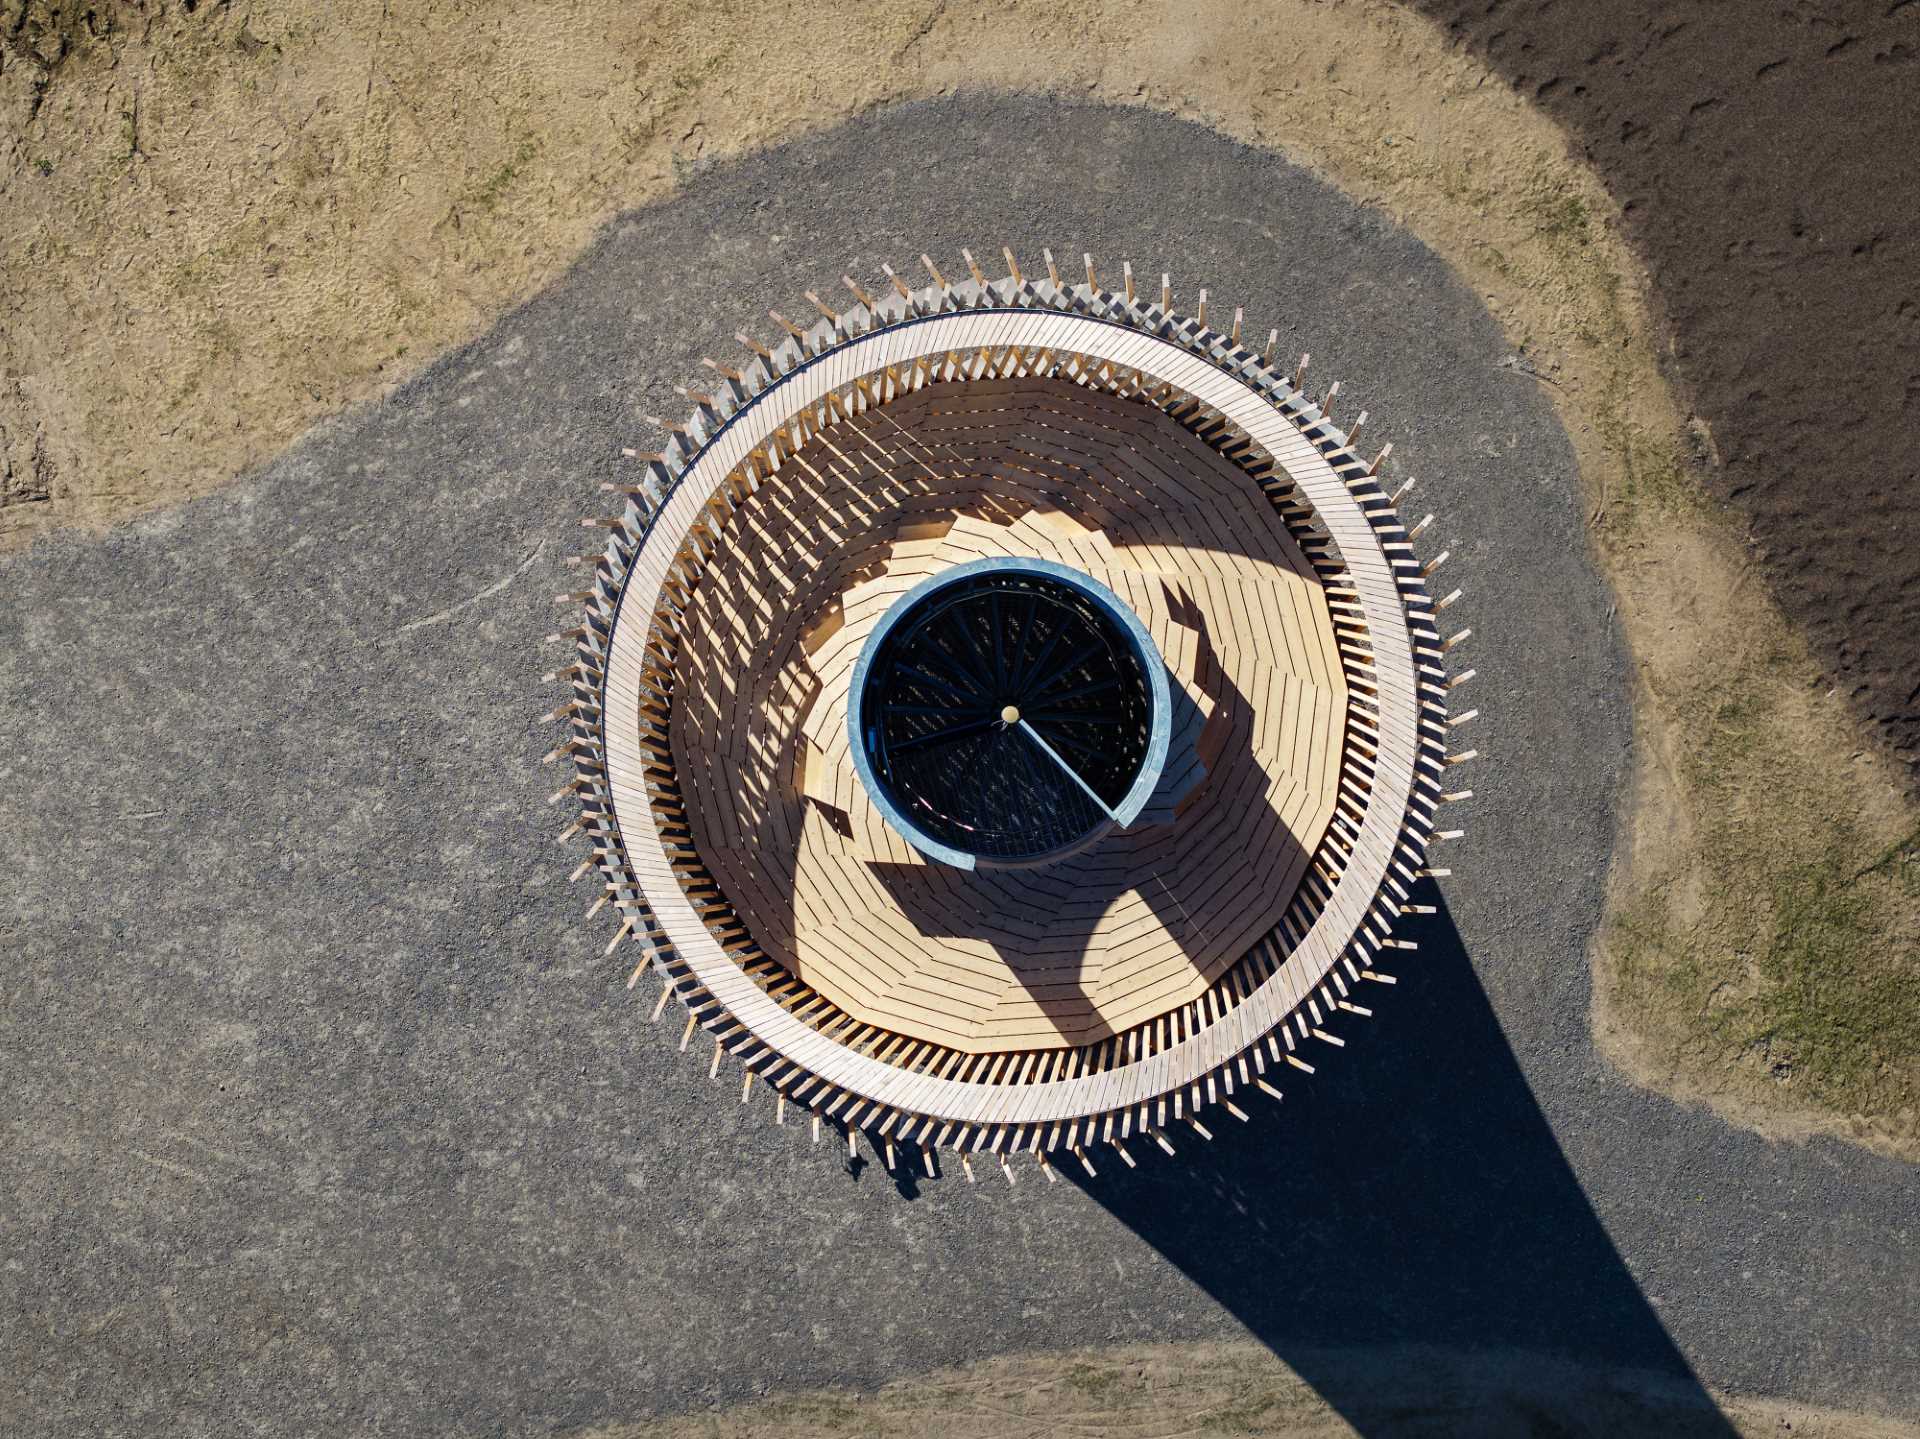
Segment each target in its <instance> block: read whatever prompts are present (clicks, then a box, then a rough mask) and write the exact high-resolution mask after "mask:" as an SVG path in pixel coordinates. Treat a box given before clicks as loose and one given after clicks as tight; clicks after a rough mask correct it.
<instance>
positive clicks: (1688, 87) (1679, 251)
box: [1415, 0, 1920, 774]
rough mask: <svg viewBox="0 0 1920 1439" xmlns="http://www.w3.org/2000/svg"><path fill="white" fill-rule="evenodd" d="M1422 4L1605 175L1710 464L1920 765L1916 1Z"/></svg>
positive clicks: (1719, 488)
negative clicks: (1655, 292)
mask: <svg viewBox="0 0 1920 1439" xmlns="http://www.w3.org/2000/svg"><path fill="white" fill-rule="evenodd" d="M1415 3H1416V4H1417V6H1418V8H1419V9H1421V10H1422V11H1424V12H1426V13H1427V14H1429V15H1432V16H1433V17H1434V18H1435V19H1437V20H1441V21H1442V22H1443V23H1445V24H1446V25H1447V26H1448V29H1449V32H1450V33H1452V34H1454V35H1456V36H1458V37H1459V38H1460V39H1461V40H1462V41H1463V42H1464V43H1465V44H1467V45H1468V46H1469V47H1471V48H1472V49H1473V50H1474V52H1475V53H1477V54H1481V55H1484V56H1485V57H1486V58H1487V59H1488V61H1489V63H1491V64H1492V65H1493V67H1494V68H1495V69H1496V70H1497V71H1498V72H1499V73H1500V74H1501V75H1502V76H1504V77H1505V78H1506V79H1507V81H1508V82H1509V83H1511V84H1512V85H1513V86H1514V88H1515V89H1517V90H1518V91H1519V92H1520V93H1521V94H1523V95H1525V96H1527V97H1528V98H1529V99H1531V100H1532V101H1533V102H1534V103H1535V104H1536V105H1538V106H1539V107H1540V108H1541V109H1543V110H1544V111H1545V112H1546V113H1547V114H1549V115H1551V116H1553V117H1554V118H1555V119H1556V120H1558V121H1560V122H1561V123H1562V124H1563V125H1565V126H1566V127H1567V129H1568V131H1569V132H1570V134H1571V135H1572V137H1573V139H1574V140H1575V142H1576V143H1577V144H1578V145H1579V147H1580V149H1581V150H1582V152H1583V153H1584V154H1585V156H1586V157H1587V158H1588V160H1589V161H1590V162H1591V163H1592V164H1593V165H1594V166H1595V167H1596V168H1597V169H1598V170H1599V172H1600V173H1601V175H1602V176H1603V177H1605V179H1606V181H1607V183H1608V186H1609V188H1610V189H1611V190H1612V191H1613V194H1614V196H1615V198H1616V199H1617V200H1618V201H1619V202H1620V205H1621V209H1622V212H1623V215H1624V219H1625V224H1626V232H1627V235H1628V237H1629V239H1631V240H1632V242H1633V244H1634V247H1635V249H1636V250H1638V251H1639V253H1640V254H1641V255H1642V256H1644V257H1645V259H1646V261H1647V263H1648V265H1649V267H1650V268H1651V269H1652V271H1653V272H1654V274H1655V275H1656V276H1658V279H1659V292H1660V295H1659V297H1660V304H1661V308H1662V310H1663V311H1664V314H1665V318H1666V320H1667V322H1668V323H1667V325H1666V332H1665V338H1666V340H1667V342H1668V343H1669V344H1670V346H1671V350H1672V354H1673V357H1674V359H1675V361H1676V365H1675V370H1676V373H1677V374H1678V376H1679V378H1680V379H1681V381H1682V382H1683V387H1684V390H1685V392H1686V394H1687V396H1688V398H1689V402H1690V403H1691V404H1692V405H1693V406H1694V407H1695V408H1696V409H1697V411H1698V414H1699V416H1700V419H1701V420H1702V422H1703V423H1704V424H1705V425H1706V426H1707V429H1706V430H1705V431H1703V432H1702V434H1701V436H1700V441H1701V443H1702V444H1703V445H1706V446H1711V447H1712V449H1713V460H1714V463H1713V464H1712V465H1711V466H1710V467H1708V468H1707V469H1706V470H1705V478H1706V480H1707V483H1708V485H1709V487H1710V489H1711V490H1712V492H1713V493H1714V494H1716V495H1718V496H1720V497H1722V498H1727V499H1730V500H1731V501H1732V502H1733V507H1734V509H1735V510H1736V512H1737V513H1739V514H1740V515H1741V516H1742V517H1743V518H1744V519H1745V520H1746V522H1747V523H1748V525H1749V526H1750V535H1749V544H1750V546H1751V549H1752V551H1753V554H1754V557H1755V559H1756V560H1757V561H1758V562H1759V563H1760V565H1761V566H1762V568H1763V570H1764V572H1765V574H1766V577H1767V579H1768V580H1769V582H1770V585H1771V588H1772V589H1773V591H1774V593H1775V594H1776V595H1778V596H1779V597H1780V599H1781V600H1782V601H1783V602H1784V603H1785V605H1786V609H1787V614H1788V617H1789V618H1790V619H1791V620H1792V621H1793V622H1794V623H1795V625H1797V626H1799V627H1800V628H1802V629H1803V630H1805V631H1806V632H1808V633H1809V634H1810V635H1811V636H1812V638H1813V641H1814V646H1815V650H1816V652H1817V653H1818V655H1819V657H1820V660H1821V662H1822V663H1823V664H1825V665H1826V666H1827V667H1828V668H1829V669H1830V670H1831V671H1832V672H1833V673H1834V675H1835V676H1836V678H1837V679H1838V681H1839V684H1840V686H1841V689H1842V691H1843V692H1844V693H1847V694H1849V695H1850V696H1852V697H1853V698H1854V699H1855V700H1856V701H1857V702H1858V703H1859V705H1860V707H1861V708H1862V710H1863V711H1864V712H1865V713H1866V714H1868V715H1869V716H1871V717H1872V718H1873V719H1874V720H1875V721H1877V722H1878V723H1879V724H1880V725H1881V726H1883V727H1884V730H1885V732H1886V734H1887V736H1888V738H1889V739H1890V740H1891V742H1892V743H1893V745H1894V746H1895V747H1896V749H1897V750H1898V751H1899V752H1900V753H1901V754H1902V755H1903V756H1904V758H1905V760H1906V761H1907V763H1908V764H1910V765H1913V766H1915V767H1916V774H1920V503H1916V498H1917V497H1920V461H1916V459H1915V452H1914V447H1913V443H1912V437H1913V434H1914V431H1915V429H1916V427H1917V426H1920V226H1917V225H1915V223H1914V213H1915V209H1916V206H1920V106H1917V105H1915V104H1914V103H1913V91H1914V87H1915V86H1916V85H1917V84H1920V6H1916V5H1914V4H1913V3H1912V0H1796V3H1791V4H1768V5H1753V4H1750V5H1722V4H1715V3H1711V0H1707V3H1701V0H1692V3H1675V0H1608V3H1606V4H1604V5H1576V6H1567V5H1562V4H1555V3H1553V0H1517V3H1509V4H1503V5H1497V6H1496V5H1489V4H1487V3H1486V0H1415Z"/></svg>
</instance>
